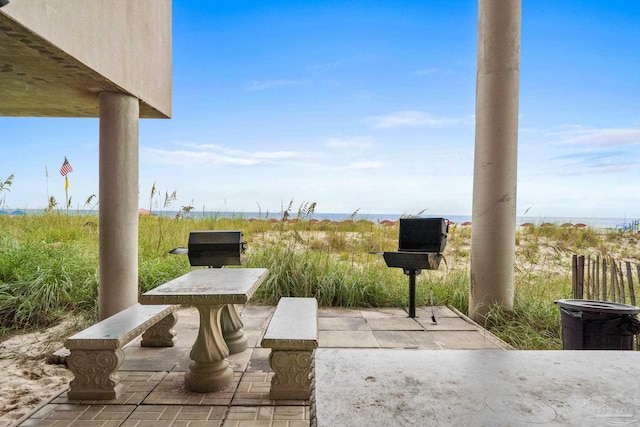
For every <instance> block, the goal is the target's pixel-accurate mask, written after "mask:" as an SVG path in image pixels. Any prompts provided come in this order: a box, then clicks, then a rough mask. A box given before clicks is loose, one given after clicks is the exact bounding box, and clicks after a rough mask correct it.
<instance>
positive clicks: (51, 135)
mask: <svg viewBox="0 0 640 427" xmlns="http://www.w3.org/2000/svg"><path fill="white" fill-rule="evenodd" d="M638 22H640V2H637V1H635V0H628V1H621V0H610V1H595V0H583V1H573V0H571V1H570V0H536V1H523V16H522V40H521V67H520V123H519V160H518V198H517V214H518V215H522V214H524V213H525V212H527V215H532V216H541V217H553V216H562V217H627V218H640V204H639V203H638V200H640V198H639V197H638V196H639V193H640V25H638ZM476 42H477V2H476V1H466V0H465V1H463V0H458V1H424V0H420V1H418V0H416V1H403V0H394V1H367V2H365V1H301V0H297V1H268V2H265V1H242V0H235V1H192V0H189V1H186V0H174V2H173V118H172V119H170V120H157V119H143V120H141V122H140V207H143V208H148V207H149V206H150V204H151V205H152V207H153V209H160V208H161V207H162V199H161V198H156V200H155V201H151V200H150V191H151V188H152V186H153V184H154V183H155V184H156V187H157V189H158V190H160V192H161V193H162V194H163V195H164V194H165V192H169V193H171V192H173V191H176V194H177V201H176V202H175V203H174V204H173V208H175V209H180V207H181V206H184V205H193V206H194V207H195V209H196V210H198V211H200V210H202V209H206V210H213V211H228V212H242V211H257V210H258V209H260V210H261V211H262V212H263V213H264V212H272V213H278V212H280V211H281V210H282V208H283V206H284V207H285V208H286V207H287V205H288V204H289V202H290V201H291V200H293V204H294V206H295V207H296V208H297V207H298V206H299V205H300V204H302V203H304V202H316V203H317V208H316V210H317V211H318V212H344V213H351V212H354V211H356V210H359V212H360V213H398V214H403V213H407V214H416V213H418V212H420V211H424V213H425V214H432V215H470V214H471V204H472V184H473V182H472V181H473V149H474V110H475V75H476ZM0 86H1V82H0ZM0 135H1V138H2V140H3V144H2V147H3V148H2V151H3V153H2V156H1V157H0V178H1V179H4V178H6V177H7V176H8V175H9V174H11V173H15V178H14V183H13V186H12V187H11V192H9V193H5V197H6V205H7V206H9V207H12V208H41V207H44V206H46V203H47V196H48V195H50V196H54V197H55V198H56V199H57V200H58V201H59V202H62V203H64V197H65V196H64V179H63V178H62V177H61V176H60V174H59V173H58V170H59V168H60V166H61V165H62V161H63V159H64V156H67V157H68V159H69V161H70V162H71V164H72V166H73V168H74V172H73V173H71V174H70V175H69V181H70V188H69V193H70V195H71V196H72V204H73V206H74V207H75V206H79V207H80V208H83V204H84V202H85V200H86V199H87V198H88V197H89V196H90V195H92V194H96V195H97V194H98V171H97V168H98V120H97V119H52V118H48V119H40V118H6V117H4V118H0ZM45 168H46V170H47V171H48V178H47V176H46V175H45ZM92 204H93V203H92Z"/></svg>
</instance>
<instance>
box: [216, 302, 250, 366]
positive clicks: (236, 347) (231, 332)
mask: <svg viewBox="0 0 640 427" xmlns="http://www.w3.org/2000/svg"><path fill="white" fill-rule="evenodd" d="M220 323H221V325H222V335H223V336H224V342H225V343H227V347H228V348H229V353H231V354H236V353H242V352H243V351H245V350H246V349H247V337H246V336H245V335H244V331H243V330H242V329H240V328H242V327H243V326H244V325H243V323H242V319H241V318H240V315H239V314H238V311H237V310H236V306H235V305H234V304H227V305H225V306H224V307H222V315H221V317H220Z"/></svg>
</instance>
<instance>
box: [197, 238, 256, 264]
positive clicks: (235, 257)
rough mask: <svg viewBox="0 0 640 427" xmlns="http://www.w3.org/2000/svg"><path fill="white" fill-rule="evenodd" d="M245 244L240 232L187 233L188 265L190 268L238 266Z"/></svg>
mask: <svg viewBox="0 0 640 427" xmlns="http://www.w3.org/2000/svg"><path fill="white" fill-rule="evenodd" d="M245 245H246V242H243V241H242V231H240V230H232V231H228V230H225V231H220V230H205V231H192V232H191V233H189V248H188V251H187V253H188V255H189V263H190V264H191V265H192V266H208V267H216V268H219V267H222V266H224V265H240V264H241V263H242V255H243V254H244V251H245Z"/></svg>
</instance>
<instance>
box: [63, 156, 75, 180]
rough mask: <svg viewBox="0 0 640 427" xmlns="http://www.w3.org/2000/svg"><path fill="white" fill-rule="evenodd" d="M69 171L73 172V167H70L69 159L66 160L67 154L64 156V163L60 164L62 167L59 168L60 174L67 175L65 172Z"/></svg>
mask: <svg viewBox="0 0 640 427" xmlns="http://www.w3.org/2000/svg"><path fill="white" fill-rule="evenodd" d="M69 172H73V168H72V167H71V163H69V160H67V156H65V157H64V163H63V164H62V167H61V168H60V175H62V176H67V174H68V173H69Z"/></svg>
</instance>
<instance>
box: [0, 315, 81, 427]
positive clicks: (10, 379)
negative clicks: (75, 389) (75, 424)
mask: <svg viewBox="0 0 640 427" xmlns="http://www.w3.org/2000/svg"><path fill="white" fill-rule="evenodd" d="M69 323H70V321H65V322H63V323H61V324H59V325H57V326H55V327H52V328H49V329H47V330H45V331H38V332H32V333H26V334H21V335H14V336H12V337H11V338H9V339H7V340H5V341H2V342H0V370H2V373H3V374H2V375H1V376H0V426H1V427H5V426H13V425H16V423H17V422H18V421H19V420H20V419H21V418H22V417H23V416H25V415H26V414H28V413H30V412H31V411H33V410H34V408H36V407H38V406H40V405H41V404H44V403H46V402H47V401H49V400H50V399H52V398H53V397H55V396H56V395H58V394H59V393H60V392H62V391H63V390H64V389H66V388H67V385H68V384H69V381H71V379H72V378H73V375H72V374H71V372H70V371H69V370H68V369H67V368H66V366H64V365H53V364H49V363H47V356H48V355H50V354H51V353H53V352H54V351H56V350H58V349H60V348H62V347H63V344H62V340H63V339H64V338H58V337H61V336H63V334H61V332H62V331H64V330H66V329H67V328H68V324H69Z"/></svg>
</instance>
